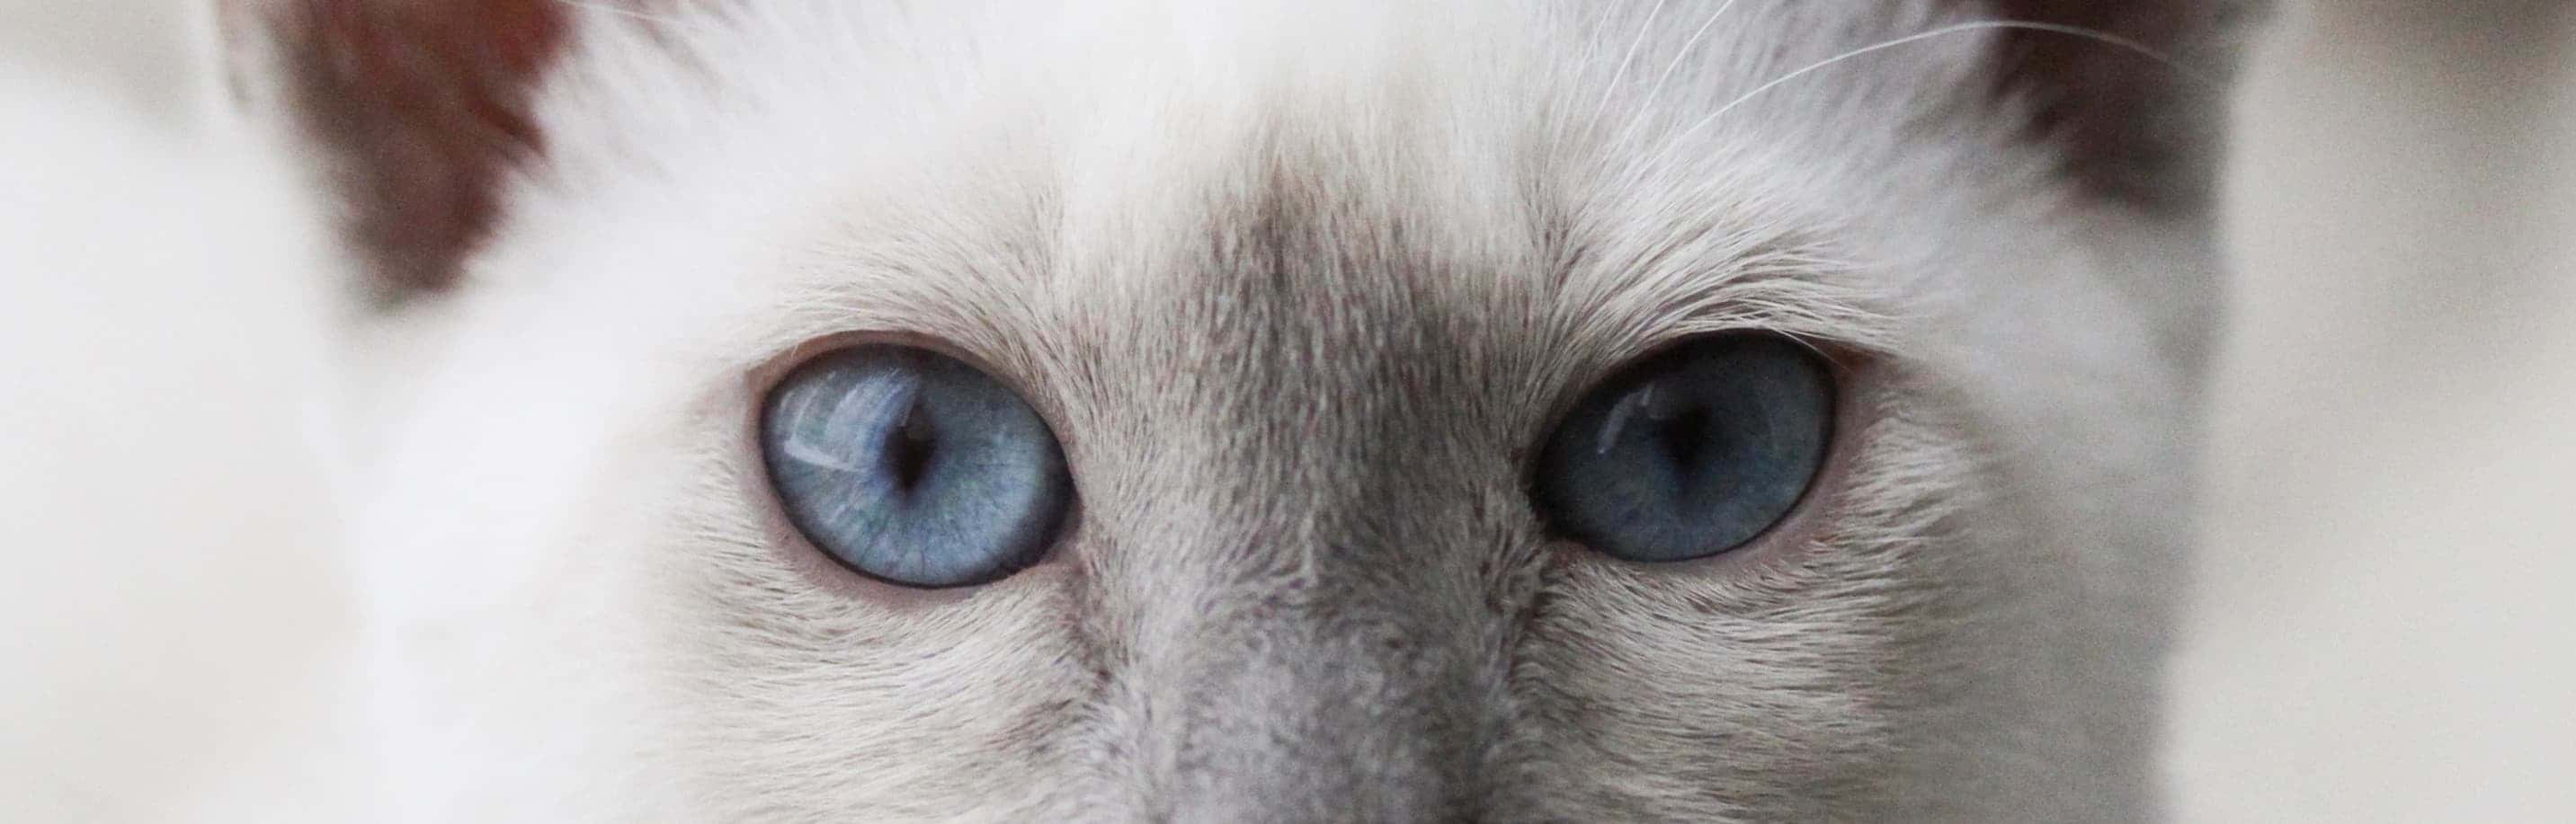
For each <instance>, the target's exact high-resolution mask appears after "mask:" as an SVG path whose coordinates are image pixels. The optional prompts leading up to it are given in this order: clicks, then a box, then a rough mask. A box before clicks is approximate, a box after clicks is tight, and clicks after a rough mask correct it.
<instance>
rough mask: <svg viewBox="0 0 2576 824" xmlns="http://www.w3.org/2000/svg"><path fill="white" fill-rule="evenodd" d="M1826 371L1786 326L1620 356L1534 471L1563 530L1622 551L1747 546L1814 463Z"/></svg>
mask: <svg viewBox="0 0 2576 824" xmlns="http://www.w3.org/2000/svg"><path fill="white" fill-rule="evenodd" d="M1834 396H1835V392H1834V372H1833V369H1832V367H1831V366H1829V365H1828V364H1827V363H1826V362H1825V361H1824V359H1823V358H1821V357H1819V356H1818V355H1816V354H1815V353H1814V352H1813V351H1810V350H1809V349H1807V348H1806V347H1805V346H1803V345H1801V344H1799V343H1797V342H1796V341H1792V340H1789V339H1787V338H1782V337H1777V336H1770V335H1720V336H1715V337H1709V338H1703V339H1700V340H1695V341H1690V342H1687V343H1684V344H1682V345H1680V346H1677V347H1674V348H1672V349H1670V350H1667V351H1665V352H1662V353H1660V354H1657V355H1655V356H1654V357H1651V358H1647V359H1645V360H1644V361H1641V362H1639V363H1636V364H1634V365H1631V366H1629V367H1628V368H1626V369H1623V370H1621V371H1620V373H1619V374H1617V375H1615V376H1612V377H1611V378H1610V379H1609V380H1607V381H1604V382H1603V383H1602V384H1601V385H1600V386H1598V387H1595V388H1594V389H1593V390H1592V391H1591V392H1590V393H1588V394H1587V395H1586V396H1585V397H1584V398H1583V400H1582V401H1581V402H1579V403H1578V404H1576V406H1575V408H1574V410H1573V411H1572V412H1571V413H1569V414H1568V415H1566V417H1565V420H1564V421H1562V422H1561V423H1559V424H1558V425H1557V430H1556V432H1555V433H1553V434H1551V435H1549V436H1548V440H1547V443H1546V445H1545V446H1544V447H1543V448H1542V449H1541V450H1540V455H1539V460H1538V465H1537V466H1536V467H1535V468H1534V471H1533V472H1532V475H1531V478H1530V491H1531V494H1532V496H1533V498H1534V499H1535V501H1534V502H1535V503H1536V504H1537V506H1538V510H1539V514H1540V515H1541V516H1542V517H1544V518H1546V519H1547V520H1548V522H1549V525H1550V526H1551V527H1553V528H1555V529H1556V530H1557V531H1558V532H1559V533H1560V534H1563V535H1565V536H1566V537H1569V538H1573V539H1575V540H1577V541H1580V542H1582V543H1583V544H1584V545H1585V546H1588V547H1591V548H1592V549H1594V550H1596V551H1599V552H1601V553H1602V554H1605V555H1609V556H1612V557H1615V558H1619V559H1621V560H1627V561H1641V562H1661V561H1687V560H1690V559H1693V558H1704V557H1708V556H1711V555H1717V554H1720V553H1723V552H1726V551H1728V550H1732V549H1735V548H1736V547H1740V546H1743V545H1745V544H1747V543H1749V542H1751V541H1753V540H1754V539H1755V538H1757V537H1759V536H1761V535H1762V534H1763V533H1764V532H1767V531H1769V530H1770V529H1771V528H1772V527H1773V526H1774V525H1776V524H1778V523H1780V522H1781V521H1782V520H1783V519H1786V518H1787V517H1788V516H1789V513H1790V512H1791V511H1792V510H1793V509H1795V508H1796V506H1797V503H1798V501H1799V499H1801V498H1803V497H1805V495H1806V493H1807V488H1808V487H1809V486H1810V485H1812V484H1814V483H1815V479H1816V476H1817V475H1818V474H1819V473H1821V472H1822V470H1823V467H1824V462H1825V454H1826V452H1827V449H1828V447H1830V446H1831V443H1832V438H1833V423H1834Z"/></svg>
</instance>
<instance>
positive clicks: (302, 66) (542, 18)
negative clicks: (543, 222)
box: [271, 0, 566, 301]
mask: <svg viewBox="0 0 2576 824" xmlns="http://www.w3.org/2000/svg"><path fill="white" fill-rule="evenodd" d="M288 2H289V3H291V4H292V6H291V8H289V9H288V10H286V11H285V13H283V14H281V15H277V16H275V17H272V19H271V23H272V24H273V25H275V26H276V27H277V29H278V35H279V39H280V42H281V44H282V45H283V49H282V53H283V55H284V57H285V61H284V63H285V65H284V69H285V70H286V71H287V73H288V74H289V77H288V78H287V83H288V89H289V90H290V99H291V101H292V103H293V105H294V106H295V107H296V109H297V110H298V114H299V115H300V116H301V118H302V125H303V126H304V129H305V131H306V132H307V133H308V134H309V135H311V136H312V138H313V139H314V141H315V143H316V144H317V146H318V147H319V148H320V149H322V150H323V151H324V152H325V153H326V154H327V155H328V160H329V163H330V169H331V171H332V172H333V173H334V174H335V175H336V180H335V181H334V182H335V183H336V184H337V186H338V187H339V194H340V196H341V200H342V203H343V205H344V206H345V207H346V212H345V215H344V228H345V229H346V231H347V232H348V236H349V240H350V242H351V243H352V244H353V245H354V246H355V247H356V248H357V249H358V251H359V252H361V253H362V254H363V255H364V257H365V260H366V261H367V263H368V266H369V269H370V271H369V273H368V274H369V276H370V277H369V279H370V281H371V285H372V286H373V287H374V289H375V293H376V295H377V296H378V297H380V298H383V299H385V300H388V301H391V300H398V299H400V298H402V297H405V296H408V295H410V294H414V293H417V292H421V291H424V290H435V289H440V288H444V287H447V286H449V285H451V284H453V283H454V282H455V281H456V280H457V279H458V277H459V276H460V271H459V270H460V268H461V264H462V262H463V260H464V259H465V258H466V256H467V255H468V254H470V253H471V252H472V251H473V247H474V246H475V245H476V244H478V243H479V242H481V241H482V240H483V238H484V237H485V236H486V235H487V234H488V233H489V232H490V231H491V229H492V227H493V225H494V224H495V223H496V222H497V220H498V217H499V209H500V207H501V204H500V203H499V199H500V198H499V195H500V191H499V189H500V186H501V183H502V182H503V181H504V180H505V179H506V176H507V173H508V171H509V170H510V168H511V166H512V165H513V164H517V163H524V162H528V161H531V160H533V159H535V158H537V157H538V156H540V155H541V154H542V153H543V152H544V149H545V144H544V135H543V134H541V133H540V131H539V129H538V127H537V125H536V122H535V120H534V118H533V117H532V116H531V112H530V110H529V97H530V93H531V92H532V90H533V89H534V87H535V86H536V85H537V83H538V81H539V80H540V79H541V78H542V76H543V74H544V72H545V71H546V69H547V68H548V67H549V66H550V65H551V64H552V63H553V59H554V57H555V55H556V54H557V52H559V51H560V50H561V48H562V46H563V43H564V40H565V34H566V32H565V19H564V16H563V5H562V3H561V2H560V0H288Z"/></svg>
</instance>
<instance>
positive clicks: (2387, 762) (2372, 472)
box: [0, 0, 2576, 821]
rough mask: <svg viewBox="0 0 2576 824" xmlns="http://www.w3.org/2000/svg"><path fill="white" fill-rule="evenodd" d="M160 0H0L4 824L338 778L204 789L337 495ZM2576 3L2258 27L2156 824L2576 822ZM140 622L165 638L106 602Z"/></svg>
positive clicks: (286, 641) (2292, 15)
mask: <svg viewBox="0 0 2576 824" xmlns="http://www.w3.org/2000/svg"><path fill="white" fill-rule="evenodd" d="M182 2H184V0H92V1H91V2H81V3H64V2H50V1H49V0H0V19H8V20H10V21H12V25H11V26H9V27H6V28H0V226H6V227H7V228H6V230H5V231H6V233H7V236H6V238H5V242H6V243H7V244H8V249H7V253H8V255H9V257H8V261H9V263H8V266H9V269H10V272H9V274H8V275H6V276H5V279H0V290H5V291H0V351H7V352H10V353H12V356H11V357H9V358H7V359H6V360H5V361H0V387H5V388H0V392H5V393H6V394H5V397H4V398H0V428H5V430H0V431H8V432H10V433H11V435H12V438H11V443H10V444H9V445H8V446H7V454H6V458H5V460H0V542H5V546H6V548H7V549H9V550H14V551H12V552H9V553H8V554H7V556H6V557H7V559H8V561H9V566H10V570H11V571H10V578H11V579H12V586H10V587H9V592H10V597H7V598H0V707H7V708H8V709H7V712H8V718H9V720H10V723H9V731H8V734H7V735H6V736H5V737H0V809H5V810H7V811H8V815H7V816H6V817H8V818H11V819H14V820H29V821H61V820H130V819H135V818H147V819H166V818H168V817H171V816H179V817H188V815H187V813H186V811H185V809H184V807H185V805H190V804H196V805H207V806H201V807H199V808H198V809H199V811H200V812H202V810H204V809H209V808H231V804H229V803H227V802H228V801H232V802H238V801H242V800H244V799H243V798H242V797H240V796H238V795H225V794H227V793H250V794H258V795H265V796H268V797H271V798H275V797H279V796H288V797H292V796H296V795H303V794H313V793H319V792H321V791H322V790H323V789H324V788H321V787H317V786H311V785H300V786H292V787H249V788H243V787H238V786H232V787H224V786H209V787H203V788H202V791H192V790H190V789H188V788H190V787H192V786H196V785H195V784H194V783H193V782H196V781H197V780H198V779H199V778H201V777H204V776H208V775H211V774H213V771H214V770H215V769H216V768H218V767H233V766H238V765H240V764H242V763H244V762H245V761H250V760H254V759H265V758H272V757H274V756H275V754H276V751H277V750H278V749H280V748H291V747H298V746H305V745H307V744H309V742H310V740H311V739H310V737H309V736H310V733H309V731H308V732H299V731H297V730H296V729H295V724H296V723H298V722H297V721H296V719H299V718H309V717H311V716H312V715H313V714H314V713H313V710H314V709H315V707H314V706H313V704H312V701H313V700H314V699H313V698H312V697H311V696H313V695H314V694H315V692H314V691H313V690H312V689H311V688H310V687H309V685H310V683H311V680H312V679H313V678H314V677H315V675H314V670H315V667H316V666H317V664H318V662H321V661H325V660H327V657H328V654H329V652H330V650H332V649H333V647H334V645H335V644H337V643H339V642H340V641H341V640H342V637H341V636H340V634H339V632H338V630H337V629H336V628H337V627H338V626H339V622H338V616H339V615H340V612H339V610H340V609H341V607H342V605H341V604H340V603H339V602H338V601H337V600H336V596H335V595H334V594H333V593H334V592H335V587H334V585H333V583H334V581H333V578H334V576H335V575H336V571H335V568H334V565H333V564H332V563H331V562H330V559H329V554H328V553H327V552H326V551H324V550H323V546H324V544H325V543H326V541H325V540H324V539H323V536H324V535H325V534H326V533H327V530H328V529H329V524H328V523H327V521H326V520H324V519H322V518H320V517H319V516H318V515H317V511H316V510H317V509H318V508H319V506H318V504H316V503H314V502H316V501H319V500H321V499H322V497H323V496H325V495H327V494H328V490H326V489H322V488H320V486H319V484H318V482H316V481H315V480H314V478H315V477H316V474H315V473H313V472H312V471H310V470H311V469H312V468H311V467H309V466H305V465H300V464H298V463H296V462H295V459H293V458H291V457H290V456H292V455H294V454H297V452H296V450H297V449H298V448H299V447H300V446H301V443H300V440H299V439H300V438H302V437H303V435H301V434H300V431H301V430H300V426H301V424H300V416H302V415H303V414H304V411H303V409H304V406H303V399H302V398H300V397H299V396H298V395H297V392H298V389H297V387H299V386H303V385H305V383H306V381H307V379H308V378H309V377H310V373H309V372H306V371H302V370H308V369H310V368H311V367H312V366H313V362H312V359H313V357H314V356H315V353H316V352H318V351H319V347H320V345H321V344H320V341H321V340H322V339H323V337H322V333H321V330H320V328H319V326H318V318H320V317H321V313H320V312H319V311H318V309H316V308H315V307H316V306H317V305H318V304H319V302H320V295H319V294H318V293H317V292H316V291H315V289H314V286H315V284H312V283H309V282H305V281H303V280H302V279H300V278H297V277H295V276H293V275H291V274H289V273H290V272H293V271H301V270H302V267H305V266H306V265H308V262H309V261H310V260H311V257H310V256H311V255H312V254H313V250H312V248H311V245H310V242H311V238H308V237H302V236H298V235H294V234H292V233H286V234H277V233H276V232H277V229H278V227H277V226H274V225H270V224H267V223H248V222H240V221H236V220H234V219H233V218H234V217H236V216H245V215H254V214H259V213H261V210H263V209H273V208H277V207H278V203H280V202H281V201H280V199H281V198H283V197H285V193H284V192H282V191H280V190H279V189H278V188H277V187H276V185H275V184H276V181H277V180H278V178H277V176H276V175H275V173H274V172H273V171H263V170H261V169H260V168H258V167H255V166H245V165H244V164H245V163H247V159H246V158H245V157H244V156H242V155H240V154H237V153H232V152H229V151H228V150H227V149H226V148H225V147H224V146H223V145H221V144H220V143H219V142H214V143H210V142H208V141H205V140H204V139H202V138H200V137H192V136H189V135H190V132H189V129H190V128H191V125H192V123H193V117H194V115H193V114H192V113H190V112H187V111H186V110H185V107H184V106H180V105H177V101H180V100H183V99H185V98H186V95H185V93H184V92H185V85H184V84H185V83H187V82H193V81H191V80H190V79H189V78H188V76H187V74H186V73H185V71H184V67H185V66H186V65H188V63H187V60H186V59H185V49H184V48H182V44H183V43H184V42H185V40H184V38H182V37H180V36H179V35H178V34H177V33H176V32H177V26H178V25H179V22H180V20H181V19H182V16H181V15H179V14H177V13H176V10H177V9H178V8H180V4H181V3H182ZM2569 8H2570V7H2569V6H2568V5H2566V4H2561V3H2554V2H2539V1H2537V0H2479V1H2478V2H2467V3H2426V2H2420V1H2419V0H2337V2H2332V3H2328V4H2321V5H2318V6H2314V7H2308V6H2297V5H2294V6H2293V7H2292V9H2290V11H2289V13H2288V14H2286V15H2285V16H2284V18H2283V19H2282V20H2281V25H2280V27H2279V28H2278V29H2276V30H2275V32H2274V33H2273V35H2272V36H2271V37H2270V38H2268V41H2269V42H2268V45H2267V46H2266V48H2265V50H2264V51H2263V52H2262V54H2261V56H2260V60H2259V62H2258V63H2257V65H2256V67H2255V70H2254V72H2253V75H2252V77H2251V84H2250V86H2249V87H2248V89H2247V90H2246V93H2245V95H2244V102H2243V104H2242V106H2241V108H2240V111H2241V112H2242V115H2243V117H2244V123H2243V126H2244V128H2245V131H2244V134H2243V139H2242V148H2241V151H2240V153H2239V154H2240V159H2239V161H2238V163H2237V164H2236V165H2237V170H2236V178H2235V183H2234V192H2233V195H2232V198H2233V203H2234V204H2235V206H2234V209H2233V217H2232V219H2231V226H2232V229H2233V231H2234V233H2235V236H2236V237H2237V238H2238V240H2239V243H2238V246H2239V249H2240V256H2241V257H2240V259H2241V262H2242V264H2243V267H2242V268H2243V274H2242V277H2241V279H2240V282H2239V285H2238V287H2237V289H2236V291H2235V294H2234V310H2233V311H2234V316H2233V319H2232V320H2233V324H2234V327H2235V329H2236V331H2235V334H2234V336H2233V338H2232V339H2231V344H2230V346H2229V348H2228V354H2227V358H2226V362H2225V365H2224V370H2223V372H2222V374H2221V376H2220V380H2219V384H2218V392H2217V396H2216V409H2215V416H2214V418H2213V421H2212V447H2211V451H2210V464H2209V471H2210V479H2211V487H2210V490H2209V494H2208V506H2209V511H2208V515H2209V527H2208V528H2209V533H2210V541H2209V543H2208V546H2207V547H2206V548H2205V549H2204V552H2203V555H2202V557H2201V561H2200V565H2199V566H2200V580H2199V585H2200V586H2199V590H2198V593H2197V596H2196V598H2195V610H2194V612H2193V619H2192V624H2191V625H2190V627H2189V630H2188V633H2187V636H2186V642H2185V645H2184V649H2183V653H2182V655H2181V656H2180V657H2179V659H2178V660H2177V661H2176V664H2175V674H2176V676H2177V680H2176V683H2175V685H2174V690H2173V699H2172V702H2171V704H2172V710H2173V720H2174V733H2173V742H2172V743H2173V746H2172V749H2171V752H2170V755H2169V758H2168V770H2169V773H2170V775H2171V776H2172V777H2173V778H2174V780H2175V792H2176V801H2175V806H2174V812H2175V813H2176V816H2177V817H2178V818H2180V819H2182V820H2188V821H2285V820H2338V821H2417V820H2447V821H2576V781H2571V780H2569V779H2568V776H2569V775H2570V774H2576V629H2571V627H2576V599H2570V598H2568V597H2567V596H2565V595H2564V594H2562V591H2563V590H2564V589H2565V588H2566V587H2567V586H2568V585H2569V584H2570V583H2576V506H2571V504H2570V503H2569V498H2570V493H2571V491H2576V480H2571V477H2570V473H2571V467H2576V426H2571V425H2570V423H2569V420H2568V419H2569V412H2568V410H2569V409H2571V407H2576V13H2571V12H2570V10H2569ZM186 213H195V214H200V215H209V216H213V218H214V219H212V220H206V221H193V220H179V219H172V216H173V215H179V214H186ZM188 227H199V228H196V229H191V228H188ZM69 273H85V276H82V277H72V276H70V275H69ZM99 273H119V274H121V275H124V276H123V277H112V278H102V277H99V276H98V274H99ZM299 313H300V317H299V316H298V315H299ZM216 580H221V581H225V582H229V583H228V584H226V585H223V586H209V585H208V584H207V582H209V581H216ZM46 581H55V582H65V585H63V586H60V587H55V586H45V585H26V584H28V583H29V582H46ZM101 582H113V585H112V586H102V585H101ZM74 583H87V584H89V585H88V586H79V585H73V584H74ZM137 604H150V605H153V606H154V607H155V608H154V609H153V610H151V611H150V612H149V613H148V614H152V615H155V616H157V619H156V620H154V621H152V622H137V621H133V620H130V619H129V620H119V617H120V616H130V615H133V614H137V612H136V611H135V610H133V609H132V607H133V606H135V605H137ZM34 662H43V665H42V666H36V665H35V663H34ZM304 723H311V722H304ZM284 780H289V781H292V780H294V779H293V777H292V776H291V774H288V776H287V778H285V779H284ZM138 782H148V783H149V785H150V786H151V787H152V788H154V790H155V791H154V792H151V793H137V792H134V790H135V789H136V786H135V785H136V784H137V783H138ZM206 793H214V795H205V794H206ZM172 799H177V801H176V802H173V801H172ZM172 803H177V804H180V805H182V806H180V807H174V806H171V804H172ZM234 809H238V808H234Z"/></svg>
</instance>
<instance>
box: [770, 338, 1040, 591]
mask: <svg viewBox="0 0 2576 824" xmlns="http://www.w3.org/2000/svg"><path fill="white" fill-rule="evenodd" d="M760 443H761V452H762V456H763V458H764V460H765V462H766V463H767V464H768V468H769V479H770V484H771V486H772V488H773V489H774V490H775V491H776V493H777V496H778V502H779V505H780V508H781V509H783V510H784V511H785V512H786V514H787V517H788V520H790V521H792V522H794V524H795V526H796V528H797V529H798V530H799V531H801V532H803V533H804V535H805V537H806V539H807V540H808V541H809V542H811V543H813V544H814V546H815V547H816V548H817V549H820V550H822V551H823V552H824V553H826V554H829V555H831V556H832V557H833V558H834V559H835V560H838V561H839V562H840V563H841V564H842V565H844V566H847V567H849V568H851V569H854V570H857V571H859V572H860V573H862V574H865V575H868V576H870V577H873V578H877V579H880V580H884V581H887V582H891V583H895V584H901V585H904V586H912V587H923V588H934V587H956V586H969V585H974V584H982V583H990V582H992V581H995V580H999V579H1001V578H1003V577H1006V576H1009V575H1010V574H1011V573H1013V572H1017V571H1019V570H1021V569H1024V568H1027V567H1028V566H1029V565H1031V564H1034V563H1037V561H1038V560H1039V559H1041V558H1043V557H1045V555H1046V551H1047V548H1048V547H1049V546H1050V545H1051V544H1053V543H1054V541H1055V536H1056V532H1057V531H1058V529H1059V528H1060V527H1061V525H1062V523H1063V521H1064V519H1065V514H1066V512H1067V511H1068V509H1069V508H1070V507H1071V503H1072V498H1073V482H1072V478H1071V476H1070V475H1069V474H1068V473H1067V471H1066V469H1065V460H1064V449H1063V447H1062V446H1061V445H1060V444H1058V443H1057V441H1056V437H1055V433H1054V432H1053V431H1051V430H1049V429H1048V428H1047V425H1046V421H1045V420H1044V419H1043V418H1041V417H1040V416H1039V415H1038V412H1037V410H1036V409H1034V408H1032V407H1030V406H1029V403H1028V401H1026V400H1025V399H1022V398H1021V397H1020V396H1019V395H1018V394H1017V393H1014V392H1012V391H1011V390H1010V388H1009V387H1006V386H1003V385H1002V384H1001V382H999V381H996V380H994V379H993V377H992V376H990V375H987V374H985V373H983V372H982V371H980V370H977V369H976V368H975V367H972V366H969V365H967V364H966V363H965V362H963V361H959V360H957V359H956V358H952V357H948V356H946V355H942V354H939V353H937V352H932V351H930V350H927V349H920V348H915V347H908V346H893V345H869V346H859V347H853V348H849V349H843V350H839V351H836V352H831V353H828V354H825V355H822V356H820V357H817V358H814V359H813V360H810V361H807V362H806V363H804V364H803V365H800V366H798V367H796V368H795V370H794V371H792V372H790V373H789V374H788V376H787V377H786V379H785V380H783V381H781V382H780V383H779V384H778V387H777V388H776V389H774V390H772V391H771V392H770V395H769V398H768V401H767V406H766V407H765V408H764V409H763V410H762V414H761V431H760Z"/></svg>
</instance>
